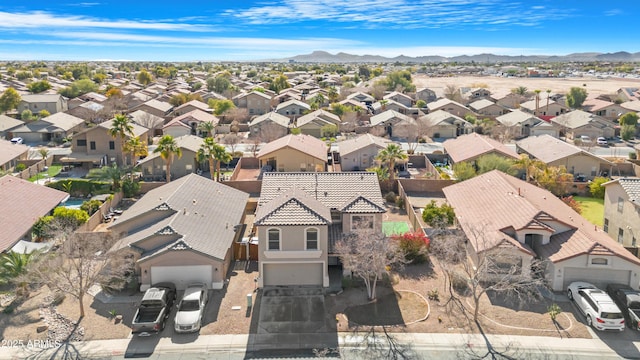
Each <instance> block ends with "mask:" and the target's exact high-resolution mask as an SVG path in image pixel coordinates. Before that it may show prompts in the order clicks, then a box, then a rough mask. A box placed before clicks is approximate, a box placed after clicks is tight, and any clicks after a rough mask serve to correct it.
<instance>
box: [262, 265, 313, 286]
mask: <svg viewBox="0 0 640 360" xmlns="http://www.w3.org/2000/svg"><path fill="white" fill-rule="evenodd" d="M262 266H263V267H262V276H263V285H264V286H284V285H317V286H322V278H323V269H324V264H323V263H305V264H273V263H272V264H263V265H262Z"/></svg>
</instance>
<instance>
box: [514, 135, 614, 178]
mask: <svg viewBox="0 0 640 360" xmlns="http://www.w3.org/2000/svg"><path fill="white" fill-rule="evenodd" d="M516 150H517V151H518V153H526V154H527V155H529V156H530V157H532V158H535V159H538V160H540V161H542V162H543V163H545V164H546V165H547V166H564V167H565V169H567V172H569V173H571V174H573V175H584V176H585V177H586V178H587V179H589V180H593V178H594V177H596V176H600V175H602V174H604V173H606V174H611V168H612V166H613V164H612V163H611V162H609V161H607V160H605V159H603V158H601V157H599V156H596V155H594V154H592V153H590V152H588V151H586V150H584V149H581V148H579V147H577V146H575V145H572V144H569V143H566V142H564V141H562V140H560V139H556V138H554V137H552V136H550V135H540V136H530V137H528V138H526V139H522V140H520V141H518V142H516Z"/></svg>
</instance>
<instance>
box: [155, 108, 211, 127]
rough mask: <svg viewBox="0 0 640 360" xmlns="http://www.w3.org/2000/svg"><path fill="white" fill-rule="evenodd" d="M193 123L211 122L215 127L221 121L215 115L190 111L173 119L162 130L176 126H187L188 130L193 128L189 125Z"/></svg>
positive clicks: (197, 110) (200, 111)
mask: <svg viewBox="0 0 640 360" xmlns="http://www.w3.org/2000/svg"><path fill="white" fill-rule="evenodd" d="M191 121H197V122H211V123H213V124H214V125H218V123H219V122H220V119H218V118H217V117H216V116H215V115H211V114H210V113H207V112H204V111H202V110H199V109H195V110H191V111H189V112H188V113H186V114H182V115H180V116H177V117H175V118H173V119H171V121H169V122H168V123H167V124H166V125H165V126H163V127H162V128H166V127H169V126H174V125H184V126H186V127H188V128H191V126H190V125H189V124H188V123H189V122H191Z"/></svg>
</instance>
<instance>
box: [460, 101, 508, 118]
mask: <svg viewBox="0 0 640 360" xmlns="http://www.w3.org/2000/svg"><path fill="white" fill-rule="evenodd" d="M468 106H469V108H470V109H471V110H473V112H475V113H476V114H478V115H482V116H490V117H496V116H500V115H504V114H506V113H507V112H509V110H508V109H507V108H505V107H503V106H502V105H499V104H496V103H494V102H493V101H491V100H488V99H484V98H483V99H480V100H476V101H474V102H472V103H470V104H469V105H468Z"/></svg>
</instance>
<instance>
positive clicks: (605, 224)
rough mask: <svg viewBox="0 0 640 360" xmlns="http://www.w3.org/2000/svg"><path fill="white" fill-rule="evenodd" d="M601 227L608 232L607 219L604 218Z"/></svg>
mask: <svg viewBox="0 0 640 360" xmlns="http://www.w3.org/2000/svg"><path fill="white" fill-rule="evenodd" d="M602 229H603V230H604V232H606V233H608V232H609V219H606V218H605V219H604V225H602Z"/></svg>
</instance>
